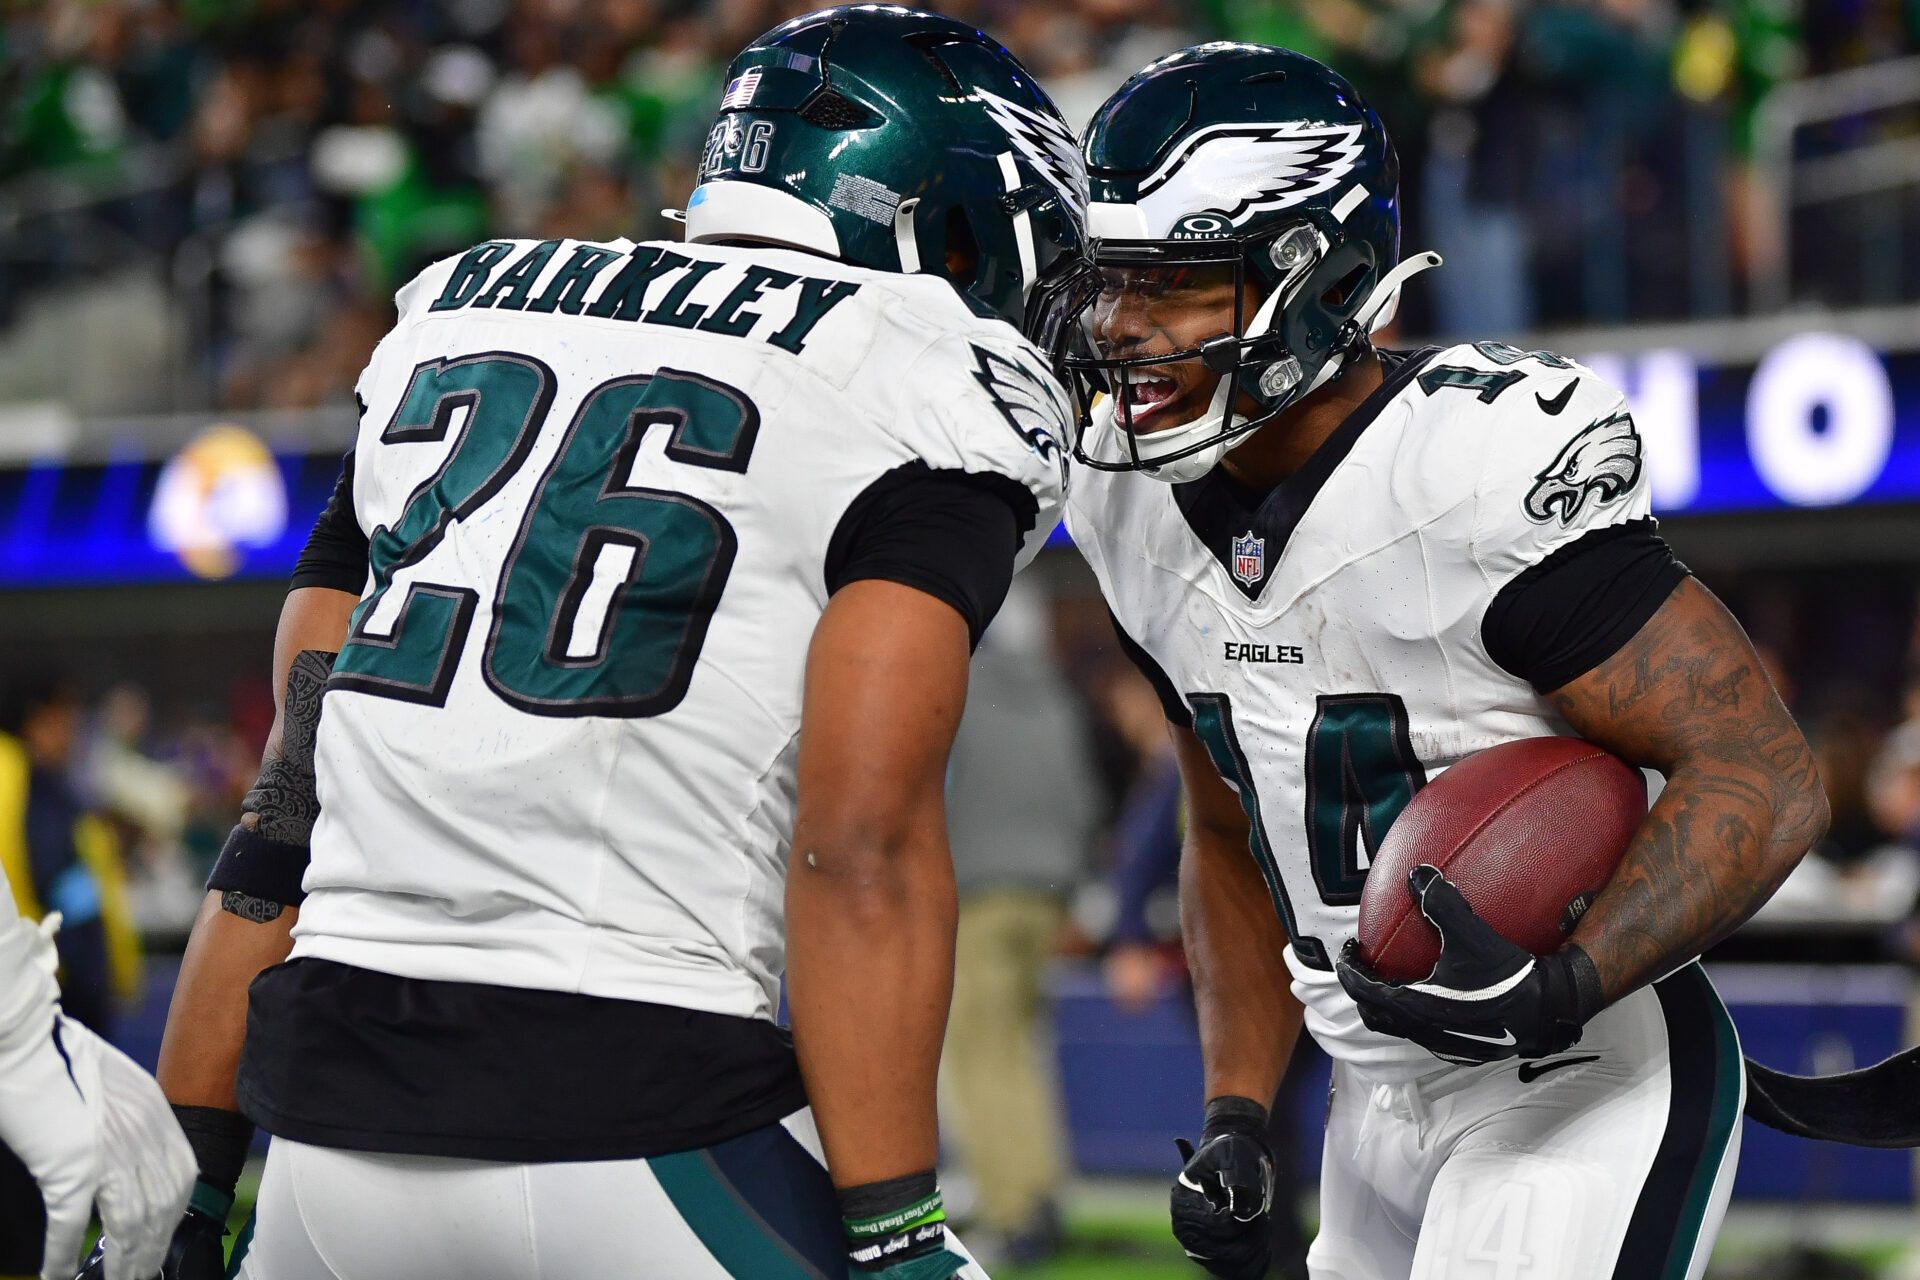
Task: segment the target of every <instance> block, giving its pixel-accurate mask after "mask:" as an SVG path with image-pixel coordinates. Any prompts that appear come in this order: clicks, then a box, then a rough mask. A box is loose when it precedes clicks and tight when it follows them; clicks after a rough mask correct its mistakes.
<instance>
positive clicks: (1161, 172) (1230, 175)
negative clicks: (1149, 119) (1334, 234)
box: [1139, 120, 1361, 226]
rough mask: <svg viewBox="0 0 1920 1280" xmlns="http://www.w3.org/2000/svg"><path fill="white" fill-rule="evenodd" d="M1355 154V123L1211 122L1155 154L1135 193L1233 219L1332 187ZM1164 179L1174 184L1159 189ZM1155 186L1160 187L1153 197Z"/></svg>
mask: <svg viewBox="0 0 1920 1280" xmlns="http://www.w3.org/2000/svg"><path fill="white" fill-rule="evenodd" d="M1360 153H1361V145H1360V126H1359V125H1357V124H1316V123H1313V122H1311V121H1307V120H1287V121H1281V122H1278V123H1272V124H1216V125H1213V126H1210V127H1209V128H1205V129H1201V130H1199V131H1198V132H1196V133H1194V134H1193V135H1192V136H1191V137H1189V138H1188V139H1187V140H1186V141H1185V142H1183V143H1181V144H1180V146H1179V147H1178V148H1176V149H1175V151H1174V152H1173V154H1172V155H1170V156H1168V157H1167V158H1166V159H1165V160H1162V161H1161V162H1160V163H1159V165H1157V166H1156V167H1155V168H1154V170H1153V172H1152V173H1150V174H1148V175H1147V176H1146V179H1145V180H1144V181H1143V182H1141V184H1140V196H1139V200H1140V203H1141V204H1142V205H1143V206H1149V207H1150V206H1152V205H1155V204H1159V203H1161V202H1162V201H1165V202H1167V203H1168V204H1169V205H1170V206H1174V207H1175V209H1174V210H1173V211H1186V210H1192V209H1207V210H1209V211H1215V212H1218V214H1219V215H1220V216H1221V217H1223V218H1225V219H1226V220H1227V221H1228V222H1231V223H1232V224H1233V225H1235V226H1239V225H1240V224H1241V223H1242V222H1245V221H1246V220H1247V219H1248V218H1250V217H1252V216H1253V215H1254V214H1256V213H1260V212H1262V211H1264V210H1268V209H1287V208H1291V207H1292V206H1294V205H1296V204H1299V203H1300V202H1301V201H1302V200H1305V199H1307V198H1308V197H1309V196H1314V195H1318V194H1319V193H1320V192H1322V191H1330V190H1332V189H1333V188H1334V187H1336V186H1338V185H1339V184H1340V181H1341V180H1342V179H1343V178H1345V177H1346V176H1347V175H1348V174H1349V173H1351V172H1353V166H1354V164H1355V162H1357V161H1358V160H1359V158H1360ZM1176 178H1178V179H1179V181H1178V182H1177V183H1175V181H1174V180H1175V179H1176ZM1170 183H1172V184H1174V188H1173V189H1172V190H1167V188H1168V186H1169V184H1170ZM1161 191H1165V192H1166V194H1165V195H1164V196H1162V197H1161V198H1160V200H1156V199H1155V198H1154V196H1155V193H1156V192H1161ZM1149 216H1150V217H1151V212H1150V213H1149ZM1163 216H1165V215H1163ZM1156 221H1157V220H1156Z"/></svg>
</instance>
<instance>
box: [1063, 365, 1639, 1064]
mask: <svg viewBox="0 0 1920 1280" xmlns="http://www.w3.org/2000/svg"><path fill="white" fill-rule="evenodd" d="M1227 489H1228V485H1227V482H1226V481H1225V480H1224V479H1223V478H1222V477H1221V475H1220V473H1219V472H1218V471H1216V472H1214V473H1213V474H1212V475H1210V476H1208V477H1207V478H1205V479H1203V480H1200V481H1197V482H1195V483H1193V484H1188V485H1178V486H1175V485H1169V484H1166V483H1163V482H1161V481H1158V480H1155V479H1153V478H1151V477H1148V476H1145V475H1142V474H1139V473H1131V472H1123V473H1108V472H1097V471H1092V470H1089V469H1085V468H1082V469H1079V470H1078V471H1077V472H1076V474H1075V477H1074V490H1073V494H1072V498H1071V501H1070V503H1069V506H1068V513H1067V523H1068V527H1069V529H1070V530H1071V531H1072V533H1073V537H1074V540H1075V542H1076V543H1077V544H1078V545H1079V546H1080V547H1081V549H1082V550H1083V551H1084V552H1085V554H1086V557H1087V559H1088V561H1089V562H1090V563H1091V564H1092V566H1093V569H1094V572H1095V574H1096V575H1097V576H1098V578H1099V581H1100V586H1101V590H1102V591H1103V593H1104V594H1105V595H1106V598H1107V602H1108V604H1109V605H1110V606H1111V608H1112V610H1113V613H1114V616H1115V617H1116V618H1117V619H1118V621H1119V623H1120V626H1121V627H1122V628H1123V630H1124V631H1125V632H1126V635H1127V638H1128V639H1129V640H1130V641H1131V642H1132V643H1133V644H1135V645H1137V646H1139V647H1140V648H1141V649H1143V650H1144V651H1145V652H1146V654H1147V655H1148V656H1149V657H1150V658H1151V659H1152V662H1153V664H1155V665H1157V666H1158V668H1159V669H1160V672H1159V673H1160V674H1161V675H1163V676H1164V680H1165V683H1166V685H1167V686H1170V687H1167V688H1163V689H1162V697H1163V698H1172V699H1177V700H1178V701H1179V703H1180V704H1181V706H1182V707H1183V708H1184V713H1183V714H1185V715H1190V716H1191V719H1192V725H1193V729H1194V732H1195V733H1196V735H1197V736H1198V737H1199V738H1200V740H1201V741H1202V743H1204V744H1205V746H1206V748H1207V751H1208V754H1209V755H1210V756H1211V757H1212V759H1213V761H1214V763H1215V765H1216V767H1218V768H1219V770H1220V773H1221V775H1222V777H1224V778H1225V779H1226V781H1227V783H1228V785H1229V786H1231V787H1232V788H1233V789H1234V790H1235V791H1236V792H1237V793H1238V794H1239V796H1240V800H1241V804H1242V806H1243V807H1244V808H1245V809H1246V810H1247V813H1248V816H1249V818H1250V819H1251V820H1252V825H1253V842H1254V844H1255V846H1256V847H1255V850H1254V853H1255V856H1256V858H1257V860H1258V861H1259V862H1260V864H1261V869H1262V871H1263V872H1264V874H1265V876H1266V879H1267V882H1268V887H1269V889H1270V890H1271V892H1272V896H1273V899H1274V905H1275V908H1276V910H1278V911H1279V912H1280V914H1281V916H1282V918H1283V919H1284V920H1285V922H1286V926H1287V931H1288V934H1289V937H1290V939H1291V945H1290V946H1289V949H1288V950H1289V955H1288V964H1289V967H1290V969H1291V970H1292V972H1293V974H1294V978H1295V982H1294V989H1295V991H1296V992H1297V994H1298V995H1299V996H1300V998H1301V999H1302V1000H1303V1001H1304V1002H1305V1005H1306V1013H1307V1025H1308V1027H1309V1029H1310V1030H1311V1031H1312V1032H1313V1034H1314V1036H1315V1038H1316V1039H1318V1040H1319V1041H1320V1042H1321V1044H1322V1045H1324V1046H1325V1047H1326V1049H1327V1051H1328V1052H1329V1053H1331V1054H1332V1055H1333V1056H1335V1057H1336V1058H1341V1059H1344V1060H1347V1061H1352V1062H1355V1063H1358V1064H1365V1065H1369V1066H1372V1067H1374V1068H1376V1069H1378V1068H1386V1069H1387V1070H1389V1071H1391V1070H1393V1069H1394V1068H1395V1067H1396V1066H1397V1065H1404V1066H1405V1067H1407V1068H1408V1069H1409V1070H1416V1071H1417V1070H1425V1069H1428V1068H1430V1067H1432V1066H1433V1065H1434V1062H1435V1060H1434V1059H1433V1058H1432V1057H1431V1055H1429V1054H1428V1053H1427V1052H1426V1050H1424V1049H1421V1048H1420V1047H1419V1046H1417V1045H1414V1044H1413V1043H1411V1042H1410V1041H1406V1040H1401V1039H1398V1038H1395V1037H1389V1036H1381V1035H1377V1034H1376V1033H1374V1032H1371V1031H1369V1030H1367V1029H1366V1027H1364V1026H1363V1025H1362V1024H1361V1022H1360V1017H1359V1013H1358V1011H1357V1010H1356V1009H1355V1007H1354V1005H1353V1002H1352V1001H1351V1000H1349V999H1348V998H1347V996H1346V993H1345V992H1344V991H1343V990H1342V989H1341V987H1340V984H1339V981H1338V980H1337V979H1336V977H1335V976H1334V973H1333V968H1332V961H1333V959H1334V958H1335V957H1336V956H1337V955H1338V953H1339V950H1340V947H1341V946H1342V944H1343V943H1345V942H1346V940H1347V939H1348V938H1350V937H1352V936H1353V934H1354V930H1355V922H1356V920H1357V918H1358V915H1359V906H1358V904H1359V901H1360V888H1361V884H1362V882H1363V880H1364V878H1365V876H1366V872H1367V865H1368V856H1369V853H1370V851H1371V850H1372V849H1374V848H1375V847H1377V845H1378V843H1379V840H1380V838H1381V837H1382V836H1383V835H1384V834H1385V832H1386V829H1387V826H1388V825H1389V824H1390V823H1391V822H1392V821H1393V819H1394V818H1395V817H1396V816H1397V815H1398V814H1399V812H1400V810H1401V809H1402V808H1403V807H1404V806H1405V804H1406V802H1407V801H1408V799H1409V798H1411V796H1412V795H1413V793H1414V791H1415V790H1417V789H1418V788H1419V787H1420V786H1422V785H1423V784H1424V783H1425V781H1426V780H1428V779H1431V778H1432V777H1434V776H1435V775H1436V774H1438V773H1439V772H1440V771H1441V770H1443V769H1445V768H1446V767H1447V766H1448V765H1449V764H1451V763H1453V762H1454V761H1456V760H1459V759H1461V758H1462V757H1464V756H1466V755H1469V754H1471V753H1472V752H1475V751H1480V750H1483V749H1485V748H1487V747H1491V746H1494V745H1496V744H1498V743H1501V742H1506V741H1508V740H1511V739H1515V738H1526V737H1535V736H1540V735H1544V734H1559V733H1567V732H1569V730H1568V727H1567V725H1566V723H1565V722H1564V721H1563V720H1561V719H1560V718H1559V717H1558V716H1557V715H1556V714H1555V713H1554V711H1553V710H1552V708H1551V707H1550V706H1549V705H1548V704H1547V703H1546V701H1545V700H1544V699H1543V698H1541V697H1540V695H1539V694H1538V693H1536V692H1535V691H1534V689H1533V688H1532V687H1531V686H1530V685H1529V684H1528V683H1527V682H1526V681H1524V680H1522V679H1520V678H1519V677H1517V676H1515V675H1513V674H1511V673H1509V672H1508V671H1506V670H1504V669H1503V668H1502V667H1501V666H1500V665H1499V664H1498V663H1496V662H1495V661H1494V659H1493V658H1492V656H1491V655H1490V654H1489V653H1488V650H1487V647H1486V645H1485V643H1484V642H1483V639H1482V635H1481V621H1482V619H1483V617H1484V616H1485V615H1486V612H1487V608H1488V605H1489V604H1490V603H1491V602H1492V601H1493V599H1494V597H1495V596H1496V595H1497V594H1498V593H1499V592H1500V590H1501V588H1502V587H1504V586H1506V585H1507V584H1508V583H1510V582H1512V581H1513V580H1514V579H1515V578H1516V577H1517V576H1519V575H1520V574H1521V573H1522V572H1524V571H1525V570H1526V569H1528V568H1529V567H1530V566H1534V565H1537V564H1539V563H1540V562H1541V561H1542V560H1544V559H1545V558H1546V557H1547V556H1548V555H1549V554H1550V553H1551V552H1553V551H1554V550H1555V549H1556V548H1558V547H1562V546H1565V545H1567V544H1569V543H1571V542H1573V541H1574V540H1575V539H1577V538H1579V537H1581V536H1582V535H1583V534H1586V533H1588V532H1590V531H1593V530H1596V529H1599V528H1602V527H1605V526H1609V525H1615V524H1619V523H1621V522H1624V521H1628V520H1638V519H1645V518H1647V516H1648V486H1647V482H1646V479H1645V468H1644V467H1643V466H1642V463H1641V457H1640V438H1639V436H1638V434H1637V432H1636V431H1635V429H1634V426H1633V421H1632V419H1631V418H1630V417H1629V416H1628V414H1627V410H1626V406H1625V404H1624V402H1623V401H1622V399H1621V396H1620V394H1619V393H1618V392H1617V391H1615V390H1613V389H1612V388H1611V387H1609V386H1607V385H1606V384H1605V383H1603V382H1601V381H1600V380H1599V379H1598V378H1597V377H1595V376H1594V375H1593V374H1592V373H1591V372H1589V371H1588V370H1586V369H1585V368H1583V367H1581V366H1579V365H1577V364H1574V363H1573V362H1571V361H1568V360H1564V359H1562V358H1560V357H1558V356H1553V355H1551V354H1549V353H1544V352H1542V353H1524V352H1521V351H1518V350H1516V349H1514V348H1512V347H1506V346H1502V345H1500V344H1497V343H1480V344H1477V345H1463V346H1457V347H1450V348H1447V349H1445V350H1438V349H1428V350H1426V351H1422V352H1418V353H1414V354H1413V355H1411V356H1408V357H1406V358H1404V359H1403V360H1402V361H1401V362H1400V363H1398V365H1397V367H1396V366H1393V365H1391V364H1390V366H1389V370H1388V377H1387V381H1386V383H1385V385H1383V386H1382V387H1381V388H1380V390H1379V391H1378V392H1376V393H1375V395H1374V396H1373V397H1372V398H1370V399H1369V400H1368V401H1367V402H1366V403H1365V404H1364V405H1362V406H1361V407H1360V408H1359V409H1358V410H1356V412H1355V413H1354V414H1353V415H1352V416H1350V417H1349V418H1348V420H1347V421H1346V422H1345V423H1343V424H1342V425H1341V426H1340V427H1339V428H1338V429H1337V430H1336V431H1335V432H1334V434H1333V436H1332V437H1330V438H1329V440H1328V441H1327V442H1326V444H1325V445H1323V446H1322V447H1321V448H1320V449H1319V450H1318V451H1317V452H1316V453H1315V454H1314V455H1313V457H1312V458H1311V459H1310V460H1309V461H1308V462H1307V463H1306V465H1305V466H1304V467H1303V468H1302V469H1301V471H1300V472H1298V473H1297V474H1295V475H1294V476H1292V477H1291V478H1289V479H1288V480H1287V481H1286V482H1285V483H1283V484H1282V485H1281V486H1280V487H1279V488H1278V489H1276V490H1275V491H1274V492H1273V493H1272V494H1271V495H1269V496H1268V497H1267V498H1266V499H1265V500H1264V501H1263V502H1261V503H1260V504H1259V505H1258V507H1257V508H1256V509H1254V510H1253V511H1252V512H1247V511H1246V510H1245V508H1244V507H1242V506H1240V505H1239V504H1238V502H1237V501H1234V500H1230V499H1229V498H1228V497H1227V496H1226V494H1227Z"/></svg>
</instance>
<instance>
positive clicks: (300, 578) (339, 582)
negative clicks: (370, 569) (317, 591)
mask: <svg viewBox="0 0 1920 1280" xmlns="http://www.w3.org/2000/svg"><path fill="white" fill-rule="evenodd" d="M366 585H367V535H366V534H365V533H364V532H362V530H361V528H360V520H359V518H358V517H357V516H355V515H354V513H353V450H351V449H349V450H347V456H346V459H345V460H344V461H343V462H342V463H341V464H340V479H339V480H338V481H337V482H335V484H334V486H333V496H332V497H331V498H329V499H327V506H326V509H325V510H324V511H322V512H321V513H320V518H319V519H318V520H316V521H314V523H313V532H312V533H310V534H308V535H307V545H306V547H305V549H304V550H302V551H301V552H300V561H299V563H298V564H296V565H294V567H293V577H292V578H290V579H288V581H287V590H289V591H292V590H295V589H297V588H299V587H331V588H333V589H334V590H335V591H351V592H352V593H353V594H354V595H359V594H360V593H361V592H362V591H364V590H365V589H366Z"/></svg>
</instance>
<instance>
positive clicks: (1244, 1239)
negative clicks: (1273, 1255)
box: [1172, 1097, 1273, 1280]
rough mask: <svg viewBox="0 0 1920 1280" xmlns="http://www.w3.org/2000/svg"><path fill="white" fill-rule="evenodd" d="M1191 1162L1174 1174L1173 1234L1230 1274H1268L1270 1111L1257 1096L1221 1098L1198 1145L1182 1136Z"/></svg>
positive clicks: (1205, 1262) (1231, 1277)
mask: <svg viewBox="0 0 1920 1280" xmlns="http://www.w3.org/2000/svg"><path fill="white" fill-rule="evenodd" d="M1174 1143H1175V1145H1177V1146H1178V1147H1179V1148H1180V1157H1181V1159H1183V1160H1185V1161H1186V1167H1185V1168H1183V1169H1182V1170H1180V1176H1179V1177H1178V1178H1176V1179H1174V1183H1173V1195H1172V1209H1173V1238H1174V1239H1176V1240H1178V1241H1179V1242H1180V1247H1181V1248H1182V1249H1185V1250H1186V1251H1187V1256H1188V1257H1189V1258H1192V1259H1193V1260H1194V1261H1195V1262H1198V1263H1199V1264H1200V1265H1201V1266H1203V1267H1205V1268H1206V1269H1207V1270H1208V1271H1209V1272H1211V1273H1213V1274H1214V1275H1216V1276H1224V1277H1226V1278H1227V1280H1258V1278H1259V1277H1261V1276H1264V1275H1266V1274H1267V1268H1268V1265H1269V1258H1268V1254H1269V1251H1270V1245H1269V1242H1268V1232H1267V1214H1268V1213H1269V1212H1271V1210H1272V1209H1273V1150H1272V1148H1271V1147H1269V1146H1268V1145H1267V1109H1266V1108H1265V1107H1264V1106H1262V1105H1261V1104H1260V1103H1258V1102H1255V1101H1253V1099H1251V1098H1233V1097H1227V1098H1215V1099H1214V1100H1213V1101H1211V1102H1209V1103H1208V1104H1207V1123H1206V1127H1205V1128H1204V1129H1203V1130H1202V1131H1201V1133H1200V1146H1199V1147H1198V1148H1197V1149H1196V1148H1195V1147H1193V1146H1191V1145H1190V1144H1189V1143H1188V1142H1187V1141H1186V1139H1184V1138H1175V1139H1174Z"/></svg>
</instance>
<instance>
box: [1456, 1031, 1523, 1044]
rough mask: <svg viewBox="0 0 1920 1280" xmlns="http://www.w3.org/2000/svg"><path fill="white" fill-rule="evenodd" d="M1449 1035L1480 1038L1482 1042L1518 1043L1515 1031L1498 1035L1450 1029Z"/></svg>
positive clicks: (1470, 1038)
mask: <svg viewBox="0 0 1920 1280" xmlns="http://www.w3.org/2000/svg"><path fill="white" fill-rule="evenodd" d="M1447 1034H1448V1035H1454V1036H1459V1037H1460V1038H1461V1039H1462V1040H1478V1041H1479V1042H1480V1043H1481V1044H1518V1043H1519V1041H1517V1040H1515V1039H1514V1038H1513V1032H1511V1031H1502V1032H1501V1033H1500V1034H1499V1035H1498V1036H1477V1035H1475V1034H1473V1032H1471V1031H1449V1032H1448V1033H1447Z"/></svg>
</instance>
